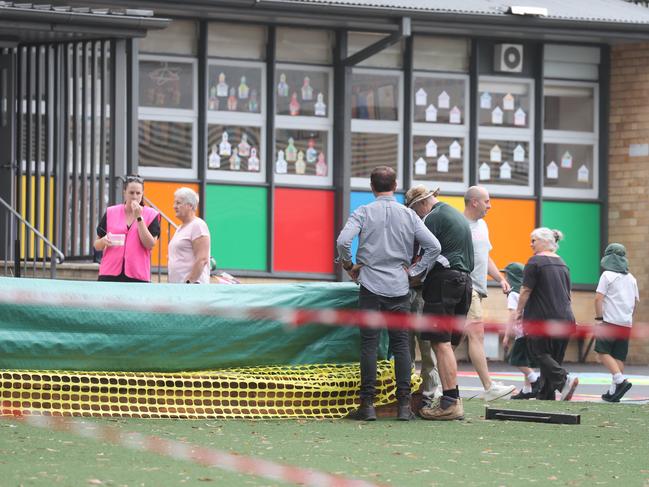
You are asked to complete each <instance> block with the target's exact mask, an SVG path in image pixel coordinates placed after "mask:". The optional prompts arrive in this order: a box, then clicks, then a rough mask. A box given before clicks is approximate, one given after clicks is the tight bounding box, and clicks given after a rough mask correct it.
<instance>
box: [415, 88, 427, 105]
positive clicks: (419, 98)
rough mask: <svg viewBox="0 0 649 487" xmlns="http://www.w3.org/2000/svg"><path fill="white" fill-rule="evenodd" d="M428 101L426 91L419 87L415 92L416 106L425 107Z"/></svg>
mask: <svg viewBox="0 0 649 487" xmlns="http://www.w3.org/2000/svg"><path fill="white" fill-rule="evenodd" d="M427 103H428V93H426V90H424V89H423V88H419V89H418V90H417V93H415V105H417V106H418V107H425V106H426V104H427Z"/></svg>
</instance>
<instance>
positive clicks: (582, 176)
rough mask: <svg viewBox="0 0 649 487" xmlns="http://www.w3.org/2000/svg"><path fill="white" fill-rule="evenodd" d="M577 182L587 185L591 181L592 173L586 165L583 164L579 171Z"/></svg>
mask: <svg viewBox="0 0 649 487" xmlns="http://www.w3.org/2000/svg"><path fill="white" fill-rule="evenodd" d="M577 181H579V182H580V183H587V182H588V181H590V171H589V170H588V168H587V167H586V165H585V164H582V165H581V166H580V167H579V169H578V170H577Z"/></svg>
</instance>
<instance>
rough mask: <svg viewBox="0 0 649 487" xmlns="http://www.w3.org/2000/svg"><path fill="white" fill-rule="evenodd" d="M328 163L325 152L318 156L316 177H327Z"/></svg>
mask: <svg viewBox="0 0 649 487" xmlns="http://www.w3.org/2000/svg"><path fill="white" fill-rule="evenodd" d="M327 171H328V168H327V161H325V155H324V152H321V153H320V154H318V162H317V164H316V165H315V175H316V176H326V175H327Z"/></svg>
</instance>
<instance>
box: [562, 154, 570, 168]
mask: <svg viewBox="0 0 649 487" xmlns="http://www.w3.org/2000/svg"><path fill="white" fill-rule="evenodd" d="M561 167H563V168H565V169H571V168H572V154H570V152H568V151H566V152H564V153H563V156H561Z"/></svg>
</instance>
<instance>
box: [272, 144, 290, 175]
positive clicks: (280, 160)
mask: <svg viewBox="0 0 649 487" xmlns="http://www.w3.org/2000/svg"><path fill="white" fill-rule="evenodd" d="M287 170H288V164H287V163H286V159H284V151H283V150H280V151H277V161H276V162H275V172H276V173H277V174H286V171H287Z"/></svg>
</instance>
